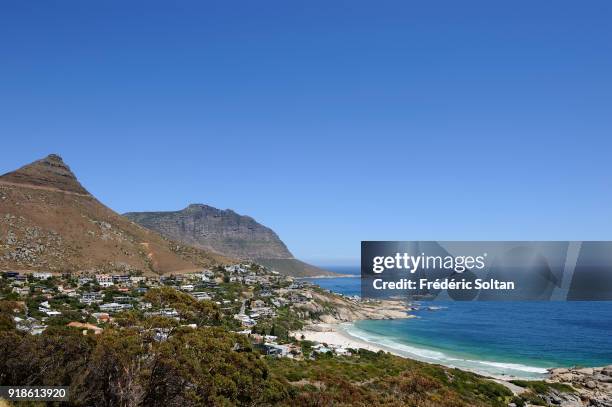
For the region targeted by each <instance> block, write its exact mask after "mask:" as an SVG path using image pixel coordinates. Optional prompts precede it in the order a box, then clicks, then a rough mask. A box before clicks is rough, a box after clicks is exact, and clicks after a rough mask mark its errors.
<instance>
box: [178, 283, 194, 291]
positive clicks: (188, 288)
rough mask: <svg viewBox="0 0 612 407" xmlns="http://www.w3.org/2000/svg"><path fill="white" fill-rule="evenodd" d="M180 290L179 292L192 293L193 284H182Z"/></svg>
mask: <svg viewBox="0 0 612 407" xmlns="http://www.w3.org/2000/svg"><path fill="white" fill-rule="evenodd" d="M180 288H181V291H193V284H184V285H182V286H181V287H180Z"/></svg>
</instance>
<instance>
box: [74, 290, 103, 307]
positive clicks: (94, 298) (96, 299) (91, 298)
mask: <svg viewBox="0 0 612 407" xmlns="http://www.w3.org/2000/svg"><path fill="white" fill-rule="evenodd" d="M79 301H80V302H81V303H82V304H88V305H89V304H97V303H100V302H102V293H96V292H91V293H83V294H81V298H80V299H79Z"/></svg>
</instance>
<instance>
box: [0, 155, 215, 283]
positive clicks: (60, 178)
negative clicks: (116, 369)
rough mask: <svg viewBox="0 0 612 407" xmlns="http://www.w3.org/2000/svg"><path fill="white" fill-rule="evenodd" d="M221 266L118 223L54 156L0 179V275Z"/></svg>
mask: <svg viewBox="0 0 612 407" xmlns="http://www.w3.org/2000/svg"><path fill="white" fill-rule="evenodd" d="M226 260H227V259H226V258H224V257H222V256H219V255H217V254H213V253H210V252H206V251H203V250H197V249H194V248H191V247H186V246H184V245H181V244H177V243H174V242H171V241H169V240H167V239H165V238H163V237H162V236H160V235H159V234H157V233H155V232H153V231H150V230H147V229H145V228H142V227H140V226H138V225H136V224H134V223H132V222H130V221H129V220H127V219H125V218H123V217H122V216H120V215H118V214H117V213H115V212H114V211H112V210H111V209H109V208H108V207H106V206H104V205H103V204H102V203H100V202H99V201H98V200H97V199H96V198H95V197H94V196H93V195H91V194H90V193H89V192H88V191H87V190H86V189H85V188H84V187H83V186H82V185H81V184H80V183H79V181H78V179H77V178H76V176H75V175H74V174H73V173H72V171H71V170H70V168H69V167H68V166H67V165H66V164H65V163H64V162H63V160H62V158H61V157H59V156H57V155H49V156H48V157H45V158H43V159H41V160H38V161H35V162H33V163H31V164H29V165H26V166H24V167H22V168H20V169H18V170H16V171H13V172H10V173H7V174H5V175H2V176H0V269H1V270H45V271H53V272H63V271H68V272H76V271H96V272H100V271H108V272H113V271H117V272H120V271H121V272H127V271H141V272H143V273H145V274H164V273H173V272H181V271H187V270H193V269H196V268H200V267H202V266H209V265H214V264H218V263H223V262H225V261H226Z"/></svg>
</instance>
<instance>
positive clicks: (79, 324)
mask: <svg viewBox="0 0 612 407" xmlns="http://www.w3.org/2000/svg"><path fill="white" fill-rule="evenodd" d="M67 326H69V327H72V328H82V329H83V334H84V335H87V331H93V333H94V334H96V335H98V334H101V333H102V331H103V329H102V328H100V327H99V326H96V325H94V324H87V323H83V322H69V323H68V325H67Z"/></svg>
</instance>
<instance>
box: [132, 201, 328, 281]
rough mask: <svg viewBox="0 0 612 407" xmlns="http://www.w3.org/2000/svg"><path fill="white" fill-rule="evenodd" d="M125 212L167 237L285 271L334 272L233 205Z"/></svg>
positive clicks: (297, 272) (201, 205) (289, 272)
mask: <svg viewBox="0 0 612 407" xmlns="http://www.w3.org/2000/svg"><path fill="white" fill-rule="evenodd" d="M124 216H125V217H127V218H128V219H130V220H132V221H134V222H136V223H138V224H140V225H141V226H144V227H146V228H148V229H151V230H155V231H156V232H159V233H160V234H161V235H163V236H165V237H167V238H168V239H172V240H175V241H178V242H181V243H183V244H186V245H190V246H193V247H196V248H200V249H204V250H211V251H214V252H216V253H219V254H222V255H225V256H229V257H233V258H238V259H243V260H250V261H255V262H257V263H260V264H262V265H264V266H266V267H269V268H271V269H274V270H276V271H279V272H281V273H283V274H286V275H291V276H317V275H333V274H334V273H330V272H328V271H326V270H322V269H320V268H318V267H315V266H311V265H310V264H307V263H304V262H302V261H300V260H297V259H295V258H294V257H293V255H292V254H291V252H290V251H289V249H288V248H287V246H286V245H285V244H284V243H283V241H282V240H281V239H280V238H279V237H278V235H277V234H276V233H275V232H274V231H273V230H272V229H270V228H268V227H266V226H264V225H262V224H260V223H258V222H257V221H255V220H254V219H253V218H251V217H249V216H244V215H239V214H237V213H236V212H234V211H232V210H230V209H227V210H221V209H217V208H213V207H212V206H208V205H203V204H192V205H189V206H188V207H186V208H185V209H183V210H180V211H169V212H130V213H126V214H124Z"/></svg>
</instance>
